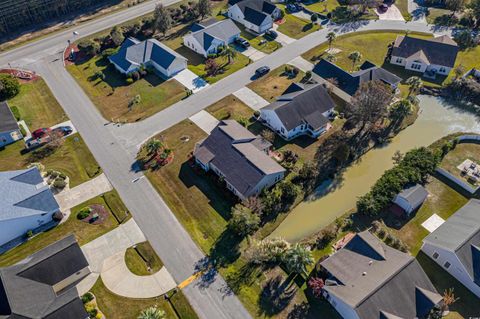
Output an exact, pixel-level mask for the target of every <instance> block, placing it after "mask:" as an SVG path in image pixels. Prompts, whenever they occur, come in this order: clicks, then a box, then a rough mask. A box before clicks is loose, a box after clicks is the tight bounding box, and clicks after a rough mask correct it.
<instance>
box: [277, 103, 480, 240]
mask: <svg viewBox="0 0 480 319" xmlns="http://www.w3.org/2000/svg"><path fill="white" fill-rule="evenodd" d="M419 99H420V109H421V110H420V114H419V117H418V119H417V121H416V122H415V123H414V124H413V125H411V126H410V127H408V128H407V129H405V130H404V131H402V132H401V133H400V134H398V135H397V136H396V137H395V138H394V139H393V140H392V141H391V143H390V144H388V145H386V146H384V147H381V148H376V149H374V150H371V151H370V152H368V153H367V154H365V155H364V156H363V157H362V158H361V160H360V161H359V162H358V163H356V164H354V165H352V166H351V167H349V168H348V169H347V170H346V171H345V173H344V174H343V179H342V181H333V182H329V183H324V184H323V185H321V186H320V187H319V188H318V189H317V192H316V194H314V195H312V196H311V198H309V199H308V200H306V201H304V202H302V203H301V204H300V205H298V206H297V207H296V208H295V209H294V210H293V211H292V212H290V214H289V215H288V217H287V218H286V219H285V220H284V221H283V223H282V224H280V226H279V227H278V228H277V229H276V230H275V231H274V232H273V234H272V235H271V236H281V237H284V238H285V239H287V240H289V241H296V240H299V239H302V238H304V237H306V236H309V235H311V234H313V233H315V232H317V231H318V230H320V229H321V228H322V227H324V226H326V225H328V224H329V223H331V222H332V221H334V220H335V218H336V217H338V216H340V215H343V214H344V213H345V212H347V211H348V210H350V209H352V208H353V207H355V202H356V200H357V198H358V197H359V196H362V195H364V194H365V193H367V192H368V191H369V189H370V187H371V186H372V185H373V184H374V183H375V181H376V180H377V179H378V178H380V176H381V175H382V174H383V172H384V171H385V170H387V169H389V168H391V167H392V166H393V162H392V156H393V154H394V153H395V151H397V150H399V151H400V152H402V153H405V152H406V151H408V150H410V149H412V148H414V147H418V146H427V145H429V144H431V143H433V142H434V141H436V140H438V139H439V138H441V137H443V136H445V135H448V134H451V133H455V132H462V131H463V132H479V133H480V122H478V119H476V118H475V117H474V116H473V115H471V114H470V113H467V112H462V111H461V110H458V109H456V108H453V107H451V106H449V105H448V104H446V103H445V102H444V101H443V100H441V99H439V98H435V97H431V96H420V97H419Z"/></svg>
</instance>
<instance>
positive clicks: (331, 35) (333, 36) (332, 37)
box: [327, 32, 337, 51]
mask: <svg viewBox="0 0 480 319" xmlns="http://www.w3.org/2000/svg"><path fill="white" fill-rule="evenodd" d="M336 39H337V35H336V34H335V32H329V33H328V34H327V40H328V51H330V50H331V49H332V44H333V42H334V41H335V40H336Z"/></svg>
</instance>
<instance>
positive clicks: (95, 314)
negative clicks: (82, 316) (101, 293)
mask: <svg viewBox="0 0 480 319" xmlns="http://www.w3.org/2000/svg"><path fill="white" fill-rule="evenodd" d="M87 312H88V315H89V316H90V318H95V317H96V316H97V314H98V310H97V309H96V308H93V309H90V310H89V311H87Z"/></svg>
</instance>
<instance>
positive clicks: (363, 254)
mask: <svg viewBox="0 0 480 319" xmlns="http://www.w3.org/2000/svg"><path fill="white" fill-rule="evenodd" d="M320 265H321V268H322V269H323V270H325V271H326V273H327V279H326V280H325V285H324V287H323V295H324V297H325V298H326V299H327V300H328V302H330V304H331V305H332V306H333V307H334V308H335V309H336V310H337V311H338V313H339V314H340V315H341V316H342V317H343V318H344V319H387V318H388V319H400V318H424V317H425V315H427V314H428V313H429V312H430V311H431V310H432V309H433V308H434V307H435V306H437V305H440V304H441V302H442V299H443V298H442V296H441V295H439V294H438V292H437V290H436V289H435V287H434V286H433V284H432V283H431V281H430V279H429V278H428V277H427V275H426V274H425V272H424V271H423V269H422V267H421V266H420V264H419V263H418V261H417V260H416V259H415V258H414V257H412V256H410V255H409V254H406V253H403V252H400V251H398V250H396V249H393V248H391V247H389V246H387V245H385V244H384V243H383V242H381V241H380V240H379V239H377V238H376V237H375V236H374V235H372V234H371V233H370V232H368V231H364V232H361V233H358V234H357V235H356V236H355V237H354V238H352V239H351V240H350V241H349V242H348V243H347V244H346V245H345V246H344V247H343V248H342V249H340V250H338V251H337V252H335V253H334V254H333V255H332V256H330V257H328V258H327V259H325V260H324V261H323V262H321V263H320Z"/></svg>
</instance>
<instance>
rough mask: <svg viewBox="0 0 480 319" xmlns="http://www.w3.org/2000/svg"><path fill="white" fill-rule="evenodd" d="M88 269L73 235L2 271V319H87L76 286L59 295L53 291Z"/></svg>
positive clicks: (0, 293)
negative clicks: (54, 286)
mask: <svg viewBox="0 0 480 319" xmlns="http://www.w3.org/2000/svg"><path fill="white" fill-rule="evenodd" d="M87 266H88V262H87V260H86V258H85V256H84V255H83V253H82V251H81V249H80V247H79V246H78V244H77V242H76V240H75V237H74V236H73V235H70V236H68V237H65V238H64V239H62V240H60V241H57V242H55V243H53V244H52V245H50V246H47V247H45V248H43V249H42V250H40V251H38V252H36V253H34V254H33V255H31V256H29V257H27V258H26V259H24V260H22V261H20V262H19V263H17V264H15V265H13V266H10V267H5V268H0V288H1V289H0V304H1V305H2V306H1V307H0V311H1V312H0V318H42V319H43V318H49V319H57V318H58V319H59V318H69V319H70V318H71V319H85V318H87V313H86V312H85V309H84V308H83V305H82V303H81V300H80V299H79V297H78V292H77V289H76V288H75V287H74V286H69V287H67V288H65V289H64V290H62V291H61V292H58V294H57V293H55V291H54V290H53V287H52V285H54V284H56V283H59V282H60V281H62V280H63V279H66V278H68V277H70V276H71V275H73V274H75V273H76V272H78V271H80V270H82V269H84V268H85V267H87Z"/></svg>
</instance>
